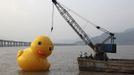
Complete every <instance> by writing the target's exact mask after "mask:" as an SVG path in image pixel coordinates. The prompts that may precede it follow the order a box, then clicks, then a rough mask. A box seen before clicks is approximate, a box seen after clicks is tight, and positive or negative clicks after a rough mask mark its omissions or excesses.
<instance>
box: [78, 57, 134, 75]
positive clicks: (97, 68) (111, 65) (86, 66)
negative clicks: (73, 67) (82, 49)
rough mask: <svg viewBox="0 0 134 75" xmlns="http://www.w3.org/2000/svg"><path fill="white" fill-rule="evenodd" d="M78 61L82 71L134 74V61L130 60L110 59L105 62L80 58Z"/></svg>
mask: <svg viewBox="0 0 134 75" xmlns="http://www.w3.org/2000/svg"><path fill="white" fill-rule="evenodd" d="M77 61H78V65H79V70H80V71H94V72H120V73H133V74H134V60H130V59H109V60H107V61H105V60H94V59H91V58H85V57H78V58H77Z"/></svg>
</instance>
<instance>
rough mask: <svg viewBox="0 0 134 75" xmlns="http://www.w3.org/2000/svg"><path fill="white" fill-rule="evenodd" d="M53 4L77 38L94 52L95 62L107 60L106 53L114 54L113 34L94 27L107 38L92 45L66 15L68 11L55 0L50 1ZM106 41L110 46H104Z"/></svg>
mask: <svg viewBox="0 0 134 75" xmlns="http://www.w3.org/2000/svg"><path fill="white" fill-rule="evenodd" d="M52 2H53V4H54V5H55V6H56V8H57V9H58V11H59V13H60V14H61V16H62V17H63V18H64V19H65V21H66V22H67V23H68V24H69V25H70V26H71V27H72V29H73V30H74V31H75V32H76V33H77V34H78V36H79V37H80V38H81V39H82V40H83V41H84V42H85V44H87V45H88V46H89V47H90V48H91V49H92V50H93V51H94V52H95V55H94V59H96V60H108V57H107V54H106V52H111V53H115V52H116V44H114V40H115V37H114V33H111V32H109V31H107V30H106V29H104V28H101V27H100V26H96V28H97V29H99V30H101V31H103V32H105V33H106V34H108V35H109V36H108V37H107V38H106V39H105V40H104V41H103V42H102V43H97V44H93V42H92V40H91V39H90V38H89V37H88V35H87V34H86V32H85V31H84V30H83V29H82V28H81V27H80V25H79V24H78V23H77V22H76V21H75V20H74V18H73V17H72V16H71V15H70V14H69V13H68V11H67V10H66V9H65V8H64V7H63V6H62V5H61V4H60V3H59V2H57V0H52ZM108 40H111V43H110V44H105V43H106V42H107V41H108Z"/></svg>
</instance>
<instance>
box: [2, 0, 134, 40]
mask: <svg viewBox="0 0 134 75" xmlns="http://www.w3.org/2000/svg"><path fill="white" fill-rule="evenodd" d="M58 1H59V2H60V3H62V4H64V5H65V6H67V7H69V8H70V9H72V10H73V11H75V12H77V13H79V14H80V15H81V16H83V17H85V18H87V19H88V20H90V21H92V22H93V23H95V24H97V25H99V26H101V27H103V28H105V29H107V30H109V31H111V32H122V31H124V30H126V29H129V28H132V27H134V0H58ZM70 13H71V12H70ZM51 16H52V2H51V0H0V39H8V40H22V41H32V40H33V39H34V38H35V37H36V36H38V35H48V36H49V37H51V39H52V40H53V41H55V42H57V41H59V40H70V39H78V36H77V35H76V34H75V32H74V31H73V30H72V28H71V27H70V26H69V25H68V24H67V23H66V21H64V19H63V18H62V17H61V16H60V14H59V13H58V11H57V9H56V8H55V14H54V30H53V32H51V31H50V29H51V19H52V18H51ZM72 16H73V17H74V18H75V20H76V21H77V22H78V23H79V24H80V26H81V27H82V28H84V30H85V31H86V32H87V33H88V34H90V35H91V36H96V35H99V34H100V31H98V30H95V29H94V27H93V26H92V25H90V24H87V23H86V22H84V21H81V20H80V19H79V18H78V17H77V16H76V15H74V14H72ZM85 26H86V28H85Z"/></svg>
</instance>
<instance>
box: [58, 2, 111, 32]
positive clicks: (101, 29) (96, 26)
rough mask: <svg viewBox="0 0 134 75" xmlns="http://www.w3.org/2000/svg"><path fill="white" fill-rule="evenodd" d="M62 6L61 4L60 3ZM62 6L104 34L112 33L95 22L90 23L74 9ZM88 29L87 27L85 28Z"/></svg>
mask: <svg viewBox="0 0 134 75" xmlns="http://www.w3.org/2000/svg"><path fill="white" fill-rule="evenodd" d="M60 4H61V3H60ZM61 5H62V6H64V7H65V8H66V9H67V10H68V11H71V12H72V13H74V14H75V15H77V16H78V17H79V18H81V19H82V20H84V21H86V22H87V23H89V24H91V25H92V26H94V27H95V28H97V29H99V30H100V31H102V32H105V33H107V34H109V33H111V32H110V31H108V30H106V29H104V28H101V27H100V26H98V25H96V24H94V23H93V22H91V21H89V20H88V19H86V18H84V17H83V16H81V15H79V14H78V13H76V12H75V11H73V10H72V9H70V8H68V7H67V6H65V5H63V4H61ZM85 27H86V26H85Z"/></svg>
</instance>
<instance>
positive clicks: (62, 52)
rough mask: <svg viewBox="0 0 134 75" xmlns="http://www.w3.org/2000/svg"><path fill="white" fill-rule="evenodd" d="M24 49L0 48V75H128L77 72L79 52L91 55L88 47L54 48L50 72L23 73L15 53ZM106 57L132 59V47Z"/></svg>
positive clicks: (133, 48) (122, 48)
mask: <svg viewBox="0 0 134 75" xmlns="http://www.w3.org/2000/svg"><path fill="white" fill-rule="evenodd" d="M24 48H26V47H1V48H0V75H113V74H114V75H130V74H123V73H103V72H84V71H79V69H78V65H77V60H76V59H77V57H78V56H79V55H80V52H81V51H82V52H88V54H90V53H93V51H92V50H91V49H90V48H89V47H88V46H55V48H54V50H53V53H52V55H51V56H50V57H49V58H48V60H49V62H50V63H51V68H50V71H48V72H24V71H21V70H20V68H19V66H18V64H17V63H16V54H17V51H18V50H19V49H24ZM108 56H109V58H112V59H114V58H116V59H134V46H133V45H132V46H118V47H117V53H116V54H110V53H109V54H108Z"/></svg>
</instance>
